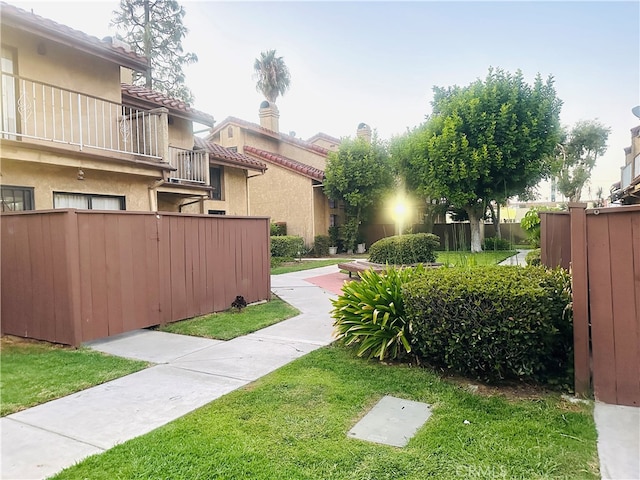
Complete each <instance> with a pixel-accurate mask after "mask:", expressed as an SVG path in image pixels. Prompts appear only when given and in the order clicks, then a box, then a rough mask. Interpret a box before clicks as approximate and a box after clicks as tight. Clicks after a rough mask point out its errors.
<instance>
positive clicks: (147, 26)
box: [144, 0, 153, 90]
mask: <svg viewBox="0 0 640 480" xmlns="http://www.w3.org/2000/svg"><path fill="white" fill-rule="evenodd" d="M144 56H145V57H147V71H146V72H145V73H144V76H145V87H147V88H148V89H149V90H151V89H152V88H153V80H152V79H153V77H152V71H151V22H150V12H149V0H145V2H144Z"/></svg>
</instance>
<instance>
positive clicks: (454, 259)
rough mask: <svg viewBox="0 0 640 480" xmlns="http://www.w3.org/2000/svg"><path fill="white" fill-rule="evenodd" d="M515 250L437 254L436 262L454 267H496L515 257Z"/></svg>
mask: <svg viewBox="0 0 640 480" xmlns="http://www.w3.org/2000/svg"><path fill="white" fill-rule="evenodd" d="M516 253H517V252H516V251H515V250H496V251H490V252H489V251H486V252H480V253H471V252H455V251H450V252H436V256H437V258H436V262H440V263H444V264H445V265H451V266H454V267H467V266H476V265H495V264H498V263H500V262H502V261H503V260H506V259H507V258H509V257H511V256H513V255H515V254H516Z"/></svg>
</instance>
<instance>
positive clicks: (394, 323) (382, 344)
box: [331, 265, 424, 360]
mask: <svg viewBox="0 0 640 480" xmlns="http://www.w3.org/2000/svg"><path fill="white" fill-rule="evenodd" d="M421 272H424V267H423V266H422V265H418V266H417V267H406V268H389V269H387V270H385V271H384V272H381V273H377V272H374V271H373V270H367V271H364V272H361V273H360V281H352V282H349V283H347V284H345V285H344V286H343V287H342V294H341V295H340V296H339V297H338V299H337V300H331V302H332V303H333V307H334V308H333V310H332V312H331V315H332V317H333V318H334V319H335V321H334V326H335V327H336V331H337V335H336V336H337V338H338V340H340V341H342V342H343V343H344V344H346V345H351V346H354V347H356V349H357V350H356V351H357V354H358V356H361V357H362V356H367V357H368V358H373V357H377V358H378V359H380V360H385V359H390V360H396V359H398V358H401V357H402V356H403V355H405V354H407V353H409V352H411V336H410V331H409V324H408V323H407V321H406V317H405V310H404V300H403V297H402V285H404V284H405V283H407V282H409V281H410V280H411V279H412V278H413V277H414V275H416V274H419V273H421Z"/></svg>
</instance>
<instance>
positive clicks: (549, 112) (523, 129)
mask: <svg viewBox="0 0 640 480" xmlns="http://www.w3.org/2000/svg"><path fill="white" fill-rule="evenodd" d="M561 105H562V102H561V101H560V100H559V99H558V98H557V97H556V92H555V88H554V86H553V78H552V77H549V78H548V79H547V81H546V82H543V80H542V78H541V77H540V75H537V76H536V79H535V82H534V83H533V86H531V85H529V84H527V83H526V82H525V81H524V79H523V76H522V73H521V72H520V71H517V72H516V74H515V75H512V74H510V73H508V72H505V71H503V70H501V69H496V70H494V69H489V73H488V74H487V77H486V78H485V80H484V81H483V80H480V79H478V80H476V81H475V82H473V83H471V84H470V85H469V86H467V87H458V86H454V87H449V88H441V87H434V99H433V102H432V106H433V113H432V115H431V116H429V117H427V121H426V122H425V123H424V124H423V125H422V126H421V127H419V128H418V129H416V130H414V131H413V132H409V133H408V135H410V137H411V138H410V140H409V142H410V145H411V149H410V154H409V155H405V156H404V157H403V158H401V159H400V167H401V170H402V172H403V174H404V177H405V178H406V179H407V182H408V183H410V184H413V185H414V186H415V187H416V188H418V189H419V190H422V191H424V192H425V193H428V194H430V195H433V196H435V197H436V198H443V197H444V198H447V199H448V201H449V202H450V204H451V205H453V206H454V207H458V208H462V209H464V210H465V211H466V213H467V215H468V217H469V221H470V223H471V250H472V251H473V252H479V251H481V249H482V247H481V242H480V226H479V221H480V219H481V218H482V217H483V216H484V214H485V211H486V208H487V205H488V203H489V202H491V201H496V202H497V203H499V204H503V203H505V202H506V200H507V199H508V198H510V197H512V196H515V195H518V194H521V193H525V192H527V191H528V190H529V189H530V188H531V187H532V186H533V185H535V184H537V183H538V182H539V181H540V180H541V179H543V178H546V177H547V176H548V175H549V174H550V170H551V169H550V161H549V155H550V154H551V153H552V152H553V150H554V148H555V146H556V145H557V143H558V139H559V138H560V121H559V115H560V107H561Z"/></svg>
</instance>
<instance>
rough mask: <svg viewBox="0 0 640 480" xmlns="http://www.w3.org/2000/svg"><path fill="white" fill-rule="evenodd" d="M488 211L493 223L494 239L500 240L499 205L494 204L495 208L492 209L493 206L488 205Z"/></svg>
mask: <svg viewBox="0 0 640 480" xmlns="http://www.w3.org/2000/svg"><path fill="white" fill-rule="evenodd" d="M489 210H490V211H491V220H492V221H493V231H494V232H495V237H496V238H502V232H501V231H500V204H499V203H496V208H493V204H492V203H489Z"/></svg>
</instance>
